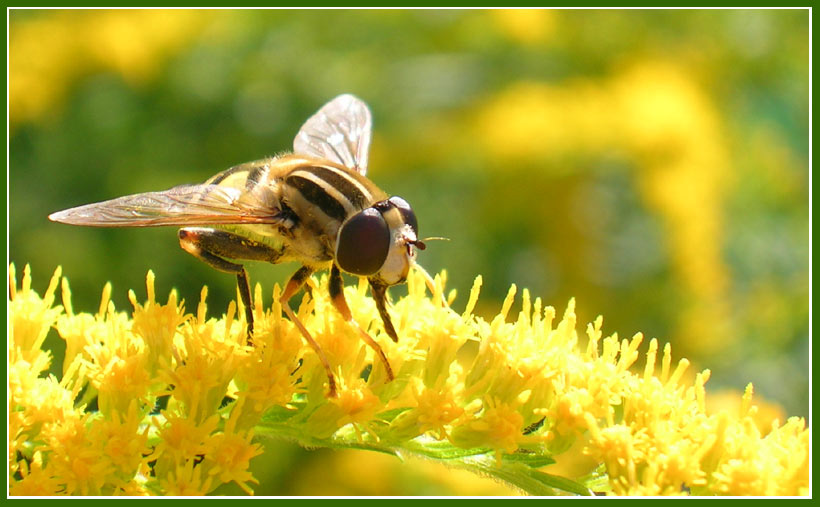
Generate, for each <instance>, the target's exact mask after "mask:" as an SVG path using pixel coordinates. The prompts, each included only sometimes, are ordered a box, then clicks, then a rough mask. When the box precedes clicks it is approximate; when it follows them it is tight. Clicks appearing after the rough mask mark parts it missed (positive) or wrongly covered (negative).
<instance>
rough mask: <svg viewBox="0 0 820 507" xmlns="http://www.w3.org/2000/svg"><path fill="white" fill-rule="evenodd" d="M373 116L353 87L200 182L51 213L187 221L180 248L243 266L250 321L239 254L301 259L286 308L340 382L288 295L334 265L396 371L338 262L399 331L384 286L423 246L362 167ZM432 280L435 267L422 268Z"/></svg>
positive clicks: (343, 306)
mask: <svg viewBox="0 0 820 507" xmlns="http://www.w3.org/2000/svg"><path fill="white" fill-rule="evenodd" d="M370 130H371V116H370V111H369V110H368V108H367V106H366V105H365V104H364V103H363V102H362V101H360V100H359V99H357V98H356V97H354V96H352V95H340V96H338V97H336V98H335V99H333V100H332V101H330V102H328V103H327V104H325V105H324V106H323V107H322V108H321V109H320V110H319V111H318V112H317V113H316V114H315V115H313V116H312V117H310V118H309V119H308V120H307V122H305V124H304V125H303V126H302V128H301V129H300V131H299V133H298V134H297V136H296V138H295V139H294V143H293V146H294V153H293V154H288V155H282V156H278V157H272V158H267V159H263V160H259V161H256V162H249V163H246V164H241V165H238V166H235V167H232V168H230V169H228V170H226V171H223V172H221V173H219V174H217V175H216V176H214V177H212V178H210V179H209V180H208V181H206V182H205V183H203V184H200V185H181V186H178V187H174V188H171V189H169V190H166V191H163V192H147V193H142V194H134V195H128V196H125V197H120V198H117V199H112V200H109V201H104V202H99V203H94V204H87V205H84V206H79V207H76V208H71V209H68V210H64V211H60V212H57V213H53V214H51V215H50V216H49V219H51V220H53V221H55V222H63V223H67V224H73V225H86V226H95V227H149V226H164V225H170V226H182V227H183V228H182V229H180V230H179V242H180V246H182V248H183V249H184V250H185V251H186V252H188V253H190V254H192V255H193V256H195V257H197V258H198V259H200V260H202V261H203V262H205V263H206V264H208V265H210V266H212V267H214V268H216V269H218V270H220V271H224V272H227V273H232V274H235V275H236V278H237V284H238V287H239V294H240V297H241V299H242V303H243V305H244V307H245V316H246V320H247V322H248V339H249V341H250V340H251V336H252V332H253V314H252V311H251V295H250V284H249V282H248V276H247V273H246V271H245V268H244V267H243V266H242V265H241V264H238V263H236V262H233V260H239V261H246V260H251V261H265V262H270V263H273V264H277V263H280V262H288V261H295V262H299V263H301V264H302V266H301V267H300V268H299V269H298V270H297V271H296V273H294V274H293V275H292V276H291V277H290V279H289V280H288V282H287V284H286V286H285V289H284V291H283V293H282V295H281V302H282V308H283V309H284V310H285V313H286V314H287V315H288V317H289V318H290V319H291V321H292V322H294V324H295V325H296V326H297V327H298V328H299V330H300V332H301V334H302V336H303V337H304V338H305V340H306V341H307V342H308V344H309V345H310V346H311V347H312V348H313V349H314V351H315V352H316V353H317V355H318V356H319V358H320V360H321V362H322V364H323V366H324V368H325V370H326V372H327V376H328V389H329V395H330V396H335V393H336V387H335V381H334V377H333V374H332V370H331V367H330V364H329V362H328V360H327V358H326V356H325V354H324V352H323V351H322V349H321V347H319V345H318V344H317V343H316V341H315V340H314V339H313V338H312V337H311V335H310V333H309V332H308V330H307V329H306V328H305V327H304V325H302V323H301V322H300V321H299V319H298V318H297V317H296V315H295V314H294V313H293V311H292V310H291V309H290V307H289V306H288V304H287V302H288V300H289V299H290V298H291V297H293V295H294V294H295V293H296V292H297V291H298V290H299V288H300V287H301V286H302V285H303V284H304V282H305V280H306V279H307V278H308V277H309V276H310V275H311V274H312V273H314V272H315V271H317V270H320V269H326V268H330V280H329V291H330V297H331V301H332V303H333V305H334V307H335V308H336V309H337V310H338V311H339V312H340V314H341V315H342V317H343V318H344V319H345V321H347V322H348V323H349V324H350V325H351V326H353V327H354V328H355V329H356V330H357V332H358V334H359V335H360V336H361V338H362V339H363V340H364V341H365V342H366V343H367V344H368V345H369V346H370V347H372V348H373V349H374V350H375V352H376V354H377V355H378V356H379V359H380V360H381V362H382V363H383V364H384V367H385V370H386V373H387V379H388V381H389V380H392V379H393V371H392V369H391V367H390V363H389V361H388V360H387V357H386V355H385V354H384V352H383V351H382V349H381V347H380V346H379V344H378V343H377V342H376V341H375V340H374V339H373V338H372V337H371V336H370V335H369V334H368V333H367V332H366V331H365V330H364V329H362V328H361V327H360V326H359V325H358V324H357V323H356V321H355V320H353V317H352V315H351V312H350V309H349V308H348V306H347V303H346V301H345V297H344V291H343V281H342V276H341V272H342V271H344V272H347V273H350V274H353V275H357V276H361V277H366V278H367V280H368V282H369V284H370V288H371V293H372V294H373V298H374V300H375V301H376V306H377V308H378V311H379V314H380V316H381V318H382V322H383V323H384V328H385V331H386V332H387V334H388V335H389V336H390V337H391V338H392V339H393V340H394V341H398V335H397V333H396V331H395V329H394V327H393V324H392V321H391V319H390V314H389V313H388V311H387V305H386V289H387V287H389V286H391V285H395V284H399V283H402V282H404V281H405V279H406V278H407V274H408V272H409V269H410V267H411V266H416V267H417V268H418V269H420V267H418V266H417V265H416V264H415V262H414V261H415V248H418V249H422V250H423V249H424V243H423V242H422V241H421V240H419V238H418V223H417V220H416V216H415V214H414V213H413V210H412V208H411V207H410V205H409V204H408V203H407V202H406V201H405V200H404V199H402V198H401V197H396V196H394V197H389V196H388V195H387V194H385V193H384V192H382V191H381V190H380V189H379V188H378V187H377V186H376V185H374V184H373V183H372V182H371V181H370V180H369V179H367V177H366V176H365V174H366V172H367V155H368V146H369V144H370ZM422 272H423V273H424V274H425V277H426V279H427V280H428V284H430V277H429V275H427V274H426V273H425V272H424V271H423V270H422Z"/></svg>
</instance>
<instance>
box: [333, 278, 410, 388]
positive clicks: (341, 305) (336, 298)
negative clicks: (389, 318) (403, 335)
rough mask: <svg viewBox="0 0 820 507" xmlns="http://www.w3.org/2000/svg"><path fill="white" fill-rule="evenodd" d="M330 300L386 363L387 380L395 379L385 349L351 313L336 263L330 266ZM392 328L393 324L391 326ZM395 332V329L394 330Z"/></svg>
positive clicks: (383, 362)
mask: <svg viewBox="0 0 820 507" xmlns="http://www.w3.org/2000/svg"><path fill="white" fill-rule="evenodd" d="M329 283H330V287H329V289H330V301H331V302H332V303H333V306H334V307H335V308H336V310H338V311H339V313H340V314H342V318H343V319H344V320H345V321H346V322H347V323H348V324H349V325H351V326H353V328H354V329H356V331H358V332H359V336H361V338H362V340H364V342H365V343H367V344H368V345H370V347H371V348H372V349H373V350H374V351H375V352H376V354H377V355H378V356H379V359H380V360H381V362H382V364H383V365H384V369H385V371H386V373H387V382H390V381H391V380H393V378H394V376H393V368H391V367H390V362H389V361H388V360H387V356H386V355H385V353H384V351H383V350H382V348H381V346H379V344H378V343H377V342H376V340H374V339H373V337H371V336H370V335H369V334H368V333H367V331H365V330H364V329H362V328H361V327H360V326H359V323H358V322H356V321H355V320H354V319H353V315H352V314H351V313H350V308H349V307H348V306H347V301H346V300H345V293H344V281H343V280H342V273H341V271H339V267H338V266H337V265H336V264H334V265H333V267H332V268H330V282H329ZM390 327H391V329H392V325H391V326H390ZM394 333H395V331H394Z"/></svg>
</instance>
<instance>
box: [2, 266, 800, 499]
mask: <svg viewBox="0 0 820 507" xmlns="http://www.w3.org/2000/svg"><path fill="white" fill-rule="evenodd" d="M445 281H446V276H444V274H443V273H442V274H440V275H437V276H436V277H435V279H432V278H431V277H429V275H427V276H426V273H422V272H420V271H416V272H414V273H413V274H411V276H410V279H409V280H408V295H407V296H405V297H403V298H400V299H398V300H397V301H395V302H394V305H393V308H392V309H391V312H392V313H393V315H394V324H396V327H397V331H398V333H399V336H400V338H401V339H400V340H399V342H398V343H394V342H393V341H392V340H391V339H390V338H389V337H388V336H387V335H386V334H385V333H384V330H383V327H382V326H383V324H382V321H381V319H380V316H379V313H378V310H377V308H376V305H375V304H374V302H373V301H372V300H371V299H370V298H369V297H368V296H367V287H366V285H362V284H359V285H358V286H351V287H346V288H345V297H346V299H347V301H348V303H349V306H350V308H351V311H352V313H353V318H354V319H355V320H356V322H357V323H358V325H359V326H360V327H361V328H362V329H364V330H366V331H367V332H368V333H370V334H371V335H372V336H373V337H375V338H376V340H377V341H379V343H380V344H381V345H382V347H384V352H385V353H386V355H387V356H388V357H389V359H390V363H391V365H392V366H393V369H394V373H395V377H396V378H395V379H394V380H393V381H392V382H387V383H386V382H385V380H386V379H385V373H384V369H383V367H382V365H381V362H380V361H379V360H378V358H375V357H374V352H373V349H372V348H371V347H367V346H366V345H365V344H363V343H362V341H361V340H359V338H358V335H357V333H356V332H355V331H351V328H350V326H347V325H345V322H344V320H343V319H342V317H341V316H340V315H338V313H337V312H336V311H335V310H334V309H333V307H332V306H331V305H330V302H329V301H326V300H325V299H323V298H320V297H317V298H316V299H313V298H311V297H308V296H305V297H304V298H303V300H302V304H301V306H300V307H299V309H298V316H299V318H300V319H301V320H302V322H303V323H304V325H305V326H306V327H307V328H308V329H309V330H310V332H311V334H312V335H313V336H314V337H315V339H316V340H317V341H318V342H319V343H320V344H321V346H322V348H323V349H324V350H325V352H326V354H327V358H328V360H329V362H330V364H331V365H332V368H333V370H334V374H335V375H336V377H337V378H338V397H336V398H332V399H328V398H327V397H326V396H325V392H326V390H325V383H326V380H327V377H326V373H325V371H324V368H323V366H322V364H321V362H320V361H319V360H318V359H317V358H316V356H315V354H314V353H313V352H312V350H311V349H310V348H308V347H306V346H305V344H304V342H303V340H302V339H301V335H300V333H299V331H298V330H297V329H295V328H294V326H293V324H292V323H291V322H290V321H289V320H288V319H286V318H284V317H283V316H282V308H281V306H280V304H279V303H278V300H279V294H281V289H280V288H279V287H278V286H276V287H274V288H273V301H274V303H273V304H272V305H271V306H270V307H265V306H264V305H263V303H262V289H261V287H260V286H257V287H256V290H255V291H254V301H253V314H254V319H255V329H254V340H253V346H248V345H246V342H245V336H246V323H245V322H244V315H245V314H244V312H241V311H237V309H238V307H237V304H235V303H231V304H230V305H229V307H228V308H227V311H226V314H225V315H223V316H222V317H220V318H214V317H211V318H209V317H208V315H207V309H208V308H207V304H206V301H205V300H206V297H207V290H205V289H203V290H202V293H201V296H200V301H199V302H198V304H197V305H196V312H195V314H194V315H191V314H188V313H186V312H185V307H184V305H183V303H182V302H181V301H178V300H177V295H176V293H175V292H173V291H172V292H171V294H170V295H169V297H168V299H167V303H165V304H162V303H159V302H157V300H156V294H155V289H154V275H153V273H150V272H149V273H148V276H147V278H146V293H147V295H148V297H147V300H146V301H145V302H140V299H139V298H138V296H137V294H136V292H134V291H129V299H130V300H131V304H132V306H133V312H132V313H131V314H130V315H129V314H127V313H125V312H118V311H116V309H115V308H114V305H113V304H112V303H111V301H110V294H111V288H110V285H106V286H105V288H104V289H103V296H102V298H101V301H100V307H99V311H98V312H97V313H96V314H93V315H91V314H87V313H75V311H74V309H73V307H72V305H71V290H70V288H69V284H68V281H67V280H65V279H62V280H61V272H60V270H59V268H58V270H57V271H56V272H55V274H54V276H53V277H52V279H51V282H50V283H49V285H48V288H47V289H46V291H45V293H44V296H43V297H40V296H39V295H38V294H37V293H36V292H35V291H34V290H33V289H32V288H31V273H30V269H29V268H28V267H26V268H25V269H24V270H23V277H22V280H21V283H20V284H19V286H18V283H17V279H16V272H15V270H14V266H13V265H12V266H10V268H9V283H10V285H9V295H10V302H9V317H10V319H9V322H10V325H9V376H8V379H9V390H8V392H9V421H8V422H9V474H10V476H9V477H10V489H9V492H10V494H11V495H62V494H71V495H147V494H153V495H205V494H208V493H213V492H214V491H216V490H217V488H218V487H219V486H220V485H222V484H225V483H228V482H232V483H235V484H236V485H238V487H239V488H241V489H242V490H243V491H245V492H246V493H248V494H253V488H252V486H253V485H254V484H256V483H257V481H256V479H255V478H254V477H253V476H252V475H251V473H250V471H249V464H250V461H251V460H252V459H253V458H254V457H255V456H257V455H259V454H261V453H262V452H276V444H275V440H271V439H266V440H265V446H264V448H263V446H262V444H261V443H260V442H259V441H256V440H255V437H258V436H274V437H280V438H288V439H292V440H296V441H298V442H300V443H301V444H303V445H305V446H309V447H319V446H324V447H329V448H356V449H373V450H378V451H382V452H387V453H393V454H396V455H397V456H408V455H419V456H424V457H427V458H430V459H434V460H438V461H441V462H444V463H447V464H448V465H450V466H453V467H457V468H464V469H468V470H472V471H474V472H477V473H479V474H481V475H485V476H491V477H495V478H497V479H499V480H503V481H505V482H507V483H509V484H512V485H514V486H516V487H518V488H519V489H521V490H523V491H525V492H527V493H531V494H537V495H553V494H579V495H583V494H590V493H592V492H595V493H599V494H610V495H686V494H695V495H807V494H808V492H809V477H808V468H809V467H808V463H809V458H808V456H809V449H810V447H809V440H810V430H809V429H807V428H806V423H805V421H804V420H803V419H800V418H789V419H788V420H786V422H785V424H781V423H780V422H779V421H777V420H775V421H772V422H771V424H770V426H769V427H768V429H767V428H763V429H761V427H760V426H759V425H758V424H759V421H757V420H756V418H759V417H760V414H759V413H758V411H757V407H756V406H755V405H754V403H753V399H752V387H751V385H749V386H748V387H747V389H746V392H745V394H744V395H743V400H742V403H740V409H739V411H738V410H733V411H732V412H731V413H730V412H728V411H723V412H719V413H709V412H707V409H706V406H707V405H706V401H707V396H708V392H707V389H706V383H707V381H708V380H709V377H710V374H711V373H710V371H709V370H704V371H703V372H700V373H697V374H695V375H694V376H693V380H687V377H686V376H685V375H684V372H685V370H686V369H687V368H688V366H689V362H688V361H687V360H686V359H680V360H678V361H677V362H676V363H673V358H672V351H671V348H670V347H669V345H668V344H666V345H664V347H663V353H662V356H661V358H660V360H658V357H657V356H658V349H659V343H658V341H657V340H655V339H652V340H650V341H649V344H648V346H647V347H646V350H645V351H643V352H642V351H641V347H642V342H643V336H642V335H641V334H640V333H638V334H636V335H634V336H633V337H632V338H631V339H624V340H620V339H619V338H618V337H617V335H611V336H604V333H603V330H602V329H603V319H602V318H600V317H599V318H597V319H596V320H595V321H594V322H593V323H591V324H589V325H588V326H587V328H586V335H587V340H586V341H587V343H586V344H585V345H583V346H581V345H579V339H578V332H577V330H576V317H575V301H574V300H570V301H569V304H568V305H567V308H566V310H565V311H564V312H563V316H562V317H561V318H560V319H557V318H556V315H557V313H556V311H555V309H554V308H552V307H550V306H544V305H543V304H542V301H541V300H540V299H539V298H535V299H534V300H533V299H532V298H531V296H530V293H529V291H527V290H523V291H522V296H521V298H522V305H521V310H520V311H519V312H518V314H517V315H515V314H512V312H511V311H512V308H513V305H514V303H515V295H516V292H517V290H516V287H515V286H513V287H512V288H511V289H510V291H509V293H508V295H507V297H506V299H505V300H504V303H503V304H502V306H501V308H500V311H499V313H498V315H496V316H495V317H494V318H492V319H491V320H490V321H489V322H488V321H485V320H484V319H482V318H481V317H479V316H476V315H475V314H473V309H474V308H475V306H476V303H477V301H478V297H479V290H480V287H481V277H477V278H476V281H475V283H474V284H473V288H472V290H471V291H470V295H469V298H468V301H467V303H466V308H465V310H464V311H463V312H462V313H456V312H455V311H454V310H453V309H452V308H451V307H450V305H451V304H452V303H453V298H454V297H455V296H454V294H453V293H452V292H451V293H450V296H449V297H448V298H447V301H445V298H444V296H443V294H444V293H445V292H444V285H445ZM309 283H310V284H311V286H312V287H314V288H317V289H319V290H314V291H313V293H314V294H322V293H324V288H325V286H326V284H327V277H320V278H314V279H312V280H311V281H310V282H309ZM426 286H429V287H430V288H431V290H432V294H433V296H432V297H431V296H430V295H429V293H428V292H427V291H426V290H425V289H426ZM57 287H61V288H62V303H63V304H62V306H55V304H54V300H55V293H56V290H57ZM444 303H447V304H444ZM50 328H54V329H55V330H56V332H57V334H58V335H59V336H60V337H61V338H62V339H64V340H65V341H66V356H65V358H64V363H63V369H62V371H63V376H62V378H61V379H57V378H56V377H54V376H51V375H49V376H46V375H45V373H44V372H45V371H46V370H47V369H48V367H49V365H50V362H51V353H50V351H47V350H43V349H42V344H43V341H44V339H45V336H46V335H47V334H48V332H49V329H50ZM469 341H477V342H478V343H479V345H478V351H477V353H476V354H475V356H474V357H473V359H472V361H466V362H464V361H463V360H462V358H460V356H461V355H462V353H463V350H462V348H463V346H464V345H465V344H466V343H467V342H469ZM641 355H645V357H646V364H645V365H644V366H643V368H642V370H641V371H639V372H633V371H632V368H633V366H634V365H635V363H636V361H637V360H638V358H639V357H640V356H641ZM658 363H660V364H658ZM160 402H161V403H160ZM157 407H163V408H161V409H159V408H157ZM571 462H575V463H579V462H580V463H587V466H586V468H578V467H577V466H576V467H575V468H566V467H565V466H564V465H563V464H564V463H571Z"/></svg>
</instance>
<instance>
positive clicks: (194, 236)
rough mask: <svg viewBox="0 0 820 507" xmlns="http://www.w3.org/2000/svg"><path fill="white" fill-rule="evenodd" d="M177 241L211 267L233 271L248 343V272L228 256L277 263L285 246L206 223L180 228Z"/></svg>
mask: <svg viewBox="0 0 820 507" xmlns="http://www.w3.org/2000/svg"><path fill="white" fill-rule="evenodd" d="M179 244H180V246H181V247H182V249H183V250H185V251H186V252H188V253H189V254H191V255H193V256H194V257H196V258H197V259H199V260H201V261H202V262H204V263H205V264H207V265H209V266H211V267H212V268H214V269H217V270H219V271H222V272H224V273H231V274H234V275H236V284H237V288H238V289H239V297H240V298H241V299H242V305H243V306H244V307H245V320H246V322H247V323H248V343H251V335H252V334H253V306H252V301H251V288H250V283H249V282H248V273H247V272H246V271H245V268H244V266H242V264H237V263H234V262H231V261H229V260H227V259H237V260H249V261H265V262H270V263H272V264H276V263H277V262H279V260H280V259H281V258H282V255H284V247H282V248H281V249H276V248H273V247H272V246H270V245H266V244H265V243H260V242H258V241H254V240H252V239H249V238H246V237H244V236H240V235H238V234H234V233H232V232H228V231H224V230H221V229H212V228H208V227H186V228H184V229H180V230H179Z"/></svg>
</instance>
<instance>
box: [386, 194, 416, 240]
mask: <svg viewBox="0 0 820 507" xmlns="http://www.w3.org/2000/svg"><path fill="white" fill-rule="evenodd" d="M388 200H389V201H390V204H392V205H393V206H395V207H396V209H398V210H399V213H401V218H402V220H404V223H406V224H407V225H409V226H410V227H411V228H412V229H413V232H415V233H416V236H418V235H419V222H418V220H416V214H415V213H413V208H411V207H410V204H409V203H408V202H407V201H405V200H404V199H402V198H401V197H399V196H397V195H394V196H393V197H391V198H390V199H388Z"/></svg>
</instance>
